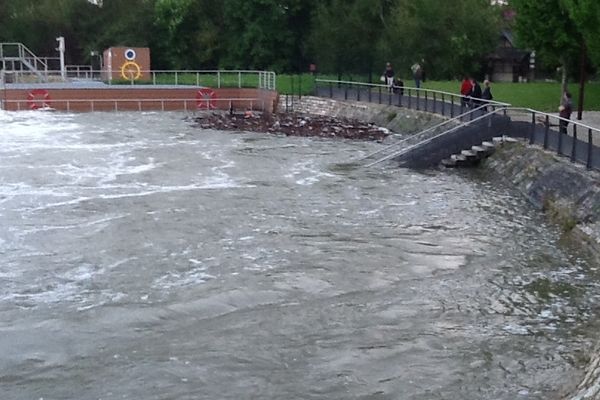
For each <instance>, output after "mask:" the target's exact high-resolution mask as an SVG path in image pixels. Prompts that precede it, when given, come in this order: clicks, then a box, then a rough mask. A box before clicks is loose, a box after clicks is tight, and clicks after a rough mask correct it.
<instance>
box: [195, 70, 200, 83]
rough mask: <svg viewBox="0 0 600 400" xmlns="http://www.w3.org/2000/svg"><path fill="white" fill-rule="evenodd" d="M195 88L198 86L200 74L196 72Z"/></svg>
mask: <svg viewBox="0 0 600 400" xmlns="http://www.w3.org/2000/svg"><path fill="white" fill-rule="evenodd" d="M196 86H200V72H196Z"/></svg>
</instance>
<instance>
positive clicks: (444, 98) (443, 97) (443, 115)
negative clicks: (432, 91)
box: [442, 93, 446, 117]
mask: <svg viewBox="0 0 600 400" xmlns="http://www.w3.org/2000/svg"><path fill="white" fill-rule="evenodd" d="M445 116H446V97H445V96H444V93H442V117H445Z"/></svg>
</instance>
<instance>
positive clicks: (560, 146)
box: [556, 119, 563, 156]
mask: <svg viewBox="0 0 600 400" xmlns="http://www.w3.org/2000/svg"><path fill="white" fill-rule="evenodd" d="M561 124H562V121H561V120H560V119H559V120H558V147H557V148H556V154H558V155H559V156H560V155H561V154H562V137H563V133H562V130H561V129H560V125H561Z"/></svg>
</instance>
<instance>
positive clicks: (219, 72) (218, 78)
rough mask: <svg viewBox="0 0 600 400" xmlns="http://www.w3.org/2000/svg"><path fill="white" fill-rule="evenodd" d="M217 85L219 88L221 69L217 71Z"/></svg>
mask: <svg viewBox="0 0 600 400" xmlns="http://www.w3.org/2000/svg"><path fill="white" fill-rule="evenodd" d="M217 87H218V88H219V89H221V71H217Z"/></svg>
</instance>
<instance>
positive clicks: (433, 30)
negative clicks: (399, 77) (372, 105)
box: [386, 0, 500, 78]
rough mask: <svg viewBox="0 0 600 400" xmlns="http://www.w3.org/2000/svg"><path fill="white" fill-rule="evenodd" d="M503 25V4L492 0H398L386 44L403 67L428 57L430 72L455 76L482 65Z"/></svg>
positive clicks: (406, 69) (444, 75)
mask: <svg viewBox="0 0 600 400" xmlns="http://www.w3.org/2000/svg"><path fill="white" fill-rule="evenodd" d="M499 31H500V15H499V10H498V9H497V8H496V7H494V6H492V5H491V4H490V2H489V0H462V1H453V2H450V1H445V2H440V1H438V0H415V1H412V2H407V1H398V2H396V3H395V5H394V7H393V8H392V10H391V21H390V25H389V29H388V30H387V35H386V44H387V46H388V47H389V51H390V52H391V53H392V54H394V56H395V58H396V64H399V65H400V66H401V67H402V70H403V71H408V70H409V67H410V65H412V64H413V63H414V62H417V61H418V62H421V60H425V65H426V69H427V72H428V75H429V76H433V77H438V78H453V77H457V76H462V75H463V74H476V73H478V72H480V71H481V69H482V68H481V61H483V60H484V58H485V56H486V55H487V54H489V53H490V52H491V51H492V49H493V48H494V46H495V44H496V42H497V38H498V33H499Z"/></svg>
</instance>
